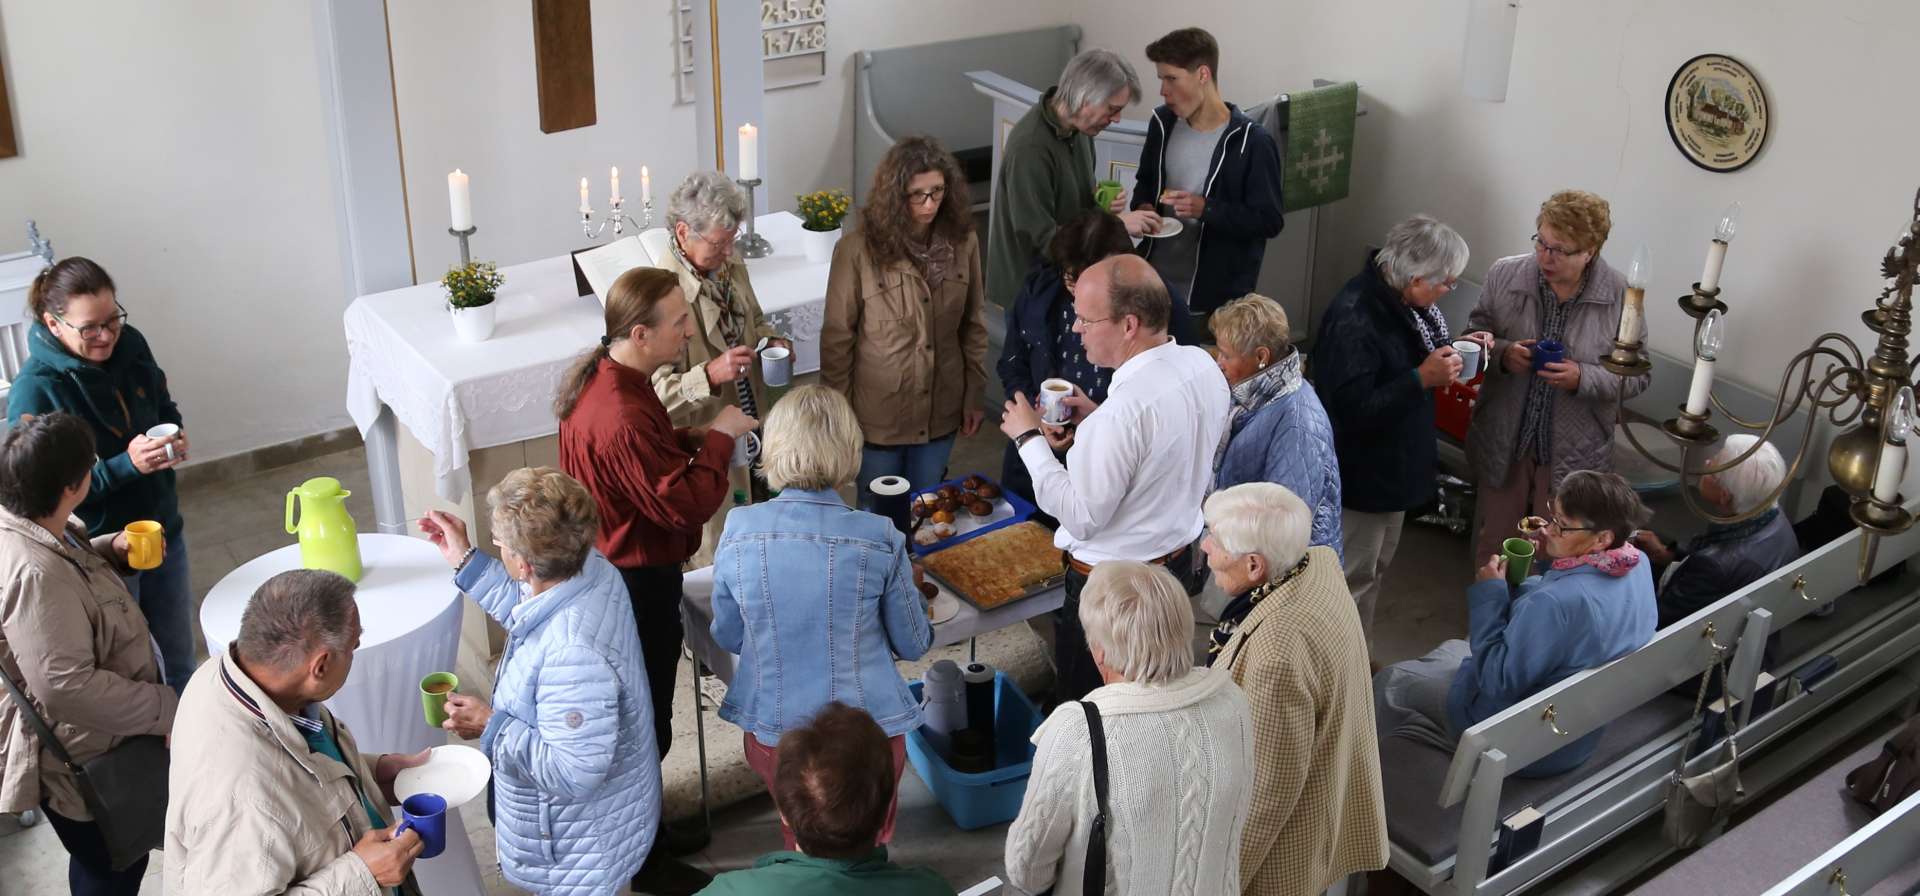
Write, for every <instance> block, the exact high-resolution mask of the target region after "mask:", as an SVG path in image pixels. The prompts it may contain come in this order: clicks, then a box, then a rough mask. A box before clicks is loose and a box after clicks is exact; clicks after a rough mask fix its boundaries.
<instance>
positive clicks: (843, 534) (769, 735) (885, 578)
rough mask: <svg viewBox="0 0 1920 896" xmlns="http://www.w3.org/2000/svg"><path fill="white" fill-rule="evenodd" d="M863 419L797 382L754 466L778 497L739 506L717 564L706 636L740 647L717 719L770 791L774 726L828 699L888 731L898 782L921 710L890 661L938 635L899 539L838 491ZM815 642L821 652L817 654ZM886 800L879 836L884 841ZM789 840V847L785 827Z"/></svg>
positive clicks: (777, 410) (803, 716) (856, 465)
mask: <svg viewBox="0 0 1920 896" xmlns="http://www.w3.org/2000/svg"><path fill="white" fill-rule="evenodd" d="M860 446H861V433H860V423H859V420H858V419H857V418H856V417H855V416H854V413H853V407H852V406H851V405H849V404H848V403H847V399H846V397H845V396H842V395H841V394H840V393H838V392H835V391H833V390H832V389H828V388H826V387H825V386H802V387H800V388H798V389H795V390H793V391H792V392H790V393H788V394H787V396H786V397H784V398H782V399H780V403H779V404H778V405H776V406H775V407H774V409H773V412H772V413H771V414H769V415H768V416H767V422H766V427H765V429H764V430H763V439H762V450H761V456H760V461H761V468H762V469H763V470H764V471H765V473H766V477H767V484H768V485H771V486H773V487H774V488H776V489H780V490H781V492H780V495H779V497H776V498H774V499H773V500H772V501H768V502H766V503H763V504H754V505H751V506H748V507H736V508H734V511H733V513H731V514H729V515H728V516H727V528H726V532H725V534H723V535H721V536H720V545H719V547H718V548H717V549H715V551H714V559H713V639H714V641H715V642H716V643H718V644H719V645H720V646H721V647H724V648H726V649H727V650H728V651H730V652H732V653H735V654H738V655H739V656H740V664H739V667H738V669H737V670H736V671H735V672H734V674H733V684H732V686H731V687H729V688H728V690H727V698H726V700H725V701H723V702H722V703H721V704H720V717H721V718H723V719H726V720H727V721H729V722H732V723H733V724H735V725H738V726H740V727H741V728H742V729H743V730H744V731H745V732H746V735H745V741H746V744H745V745H746V754H747V764H748V765H750V766H752V767H753V770H754V771H755V772H757V773H759V775H760V778H761V779H762V780H764V781H765V782H766V783H767V789H768V790H769V791H771V790H772V789H773V770H774V766H775V763H776V757H777V755H778V753H777V751H778V747H779V743H780V735H781V733H782V732H784V731H786V730H788V729H792V728H798V727H799V726H801V725H803V724H805V723H806V722H807V720H808V719H810V718H812V716H813V714H814V713H816V712H818V711H820V709H821V708H822V707H824V706H826V705H827V704H828V703H830V702H833V701H835V700H838V701H840V702H841V703H845V704H847V705H848V706H852V707H856V708H858V709H862V710H865V711H866V712H867V714H868V715H871V716H873V719H874V721H876V722H878V723H880V728H881V730H883V731H885V732H886V733H887V736H888V737H889V738H892V741H893V743H892V746H893V776H894V780H895V782H896V783H898V781H899V778H900V771H901V769H902V768H904V767H905V762H906V733H907V732H908V731H910V730H912V729H914V728H916V727H919V725H920V708H919V705H918V704H917V703H916V701H915V700H914V699H913V696H912V694H911V693H910V692H909V691H908V690H907V683H906V681H905V680H903V679H902V678H901V677H900V673H899V672H898V671H896V670H895V669H894V667H893V661H894V660H895V659H896V658H898V659H903V660H915V659H919V658H920V657H921V656H922V655H923V654H925V653H926V652H927V648H928V647H929V646H930V645H931V644H932V642H933V627H932V626H931V625H928V624H927V611H926V605H925V604H924V603H923V602H922V600H921V597H920V592H919V590H918V589H916V588H915V587H914V583H913V570H912V567H911V565H910V564H909V562H908V558H907V543H906V539H905V537H903V536H902V535H901V534H900V532H899V531H898V530H896V529H894V528H893V524H892V523H890V522H888V521H887V519H886V518H885V517H882V516H877V515H875V514H871V513H865V512H862V511H858V510H854V509H852V508H850V507H848V506H847V505H846V502H845V501H843V500H841V498H840V495H839V493H838V492H837V491H836V489H838V488H840V487H841V486H844V485H846V484H847V483H849V482H851V481H852V480H853V477H854V476H855V475H856V474H857V472H858V471H859V469H860ZM823 648H824V649H823ZM893 815H894V809H893V807H889V808H888V809H887V822H886V825H885V826H884V827H883V828H882V829H881V831H880V841H879V842H880V843H881V844H885V843H887V842H888V841H889V840H891V839H893ZM781 833H782V834H784V835H785V837H786V841H787V849H789V850H791V849H793V848H794V847H795V842H794V839H793V831H792V830H791V829H790V828H788V827H787V826H786V825H785V824H784V823H782V824H781Z"/></svg>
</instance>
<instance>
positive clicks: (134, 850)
mask: <svg viewBox="0 0 1920 896" xmlns="http://www.w3.org/2000/svg"><path fill="white" fill-rule="evenodd" d="M0 682H5V683H6V685H7V693H8V694H10V695H12V697H13V702H14V703H15V704H18V705H19V707H20V710H21V712H22V714H23V715H25V717H26V719H27V722H28V723H29V724H31V725H32V726H33V731H34V734H36V735H38V736H39V738H40V742H41V743H43V744H45V745H46V747H47V749H48V750H51V751H52V752H53V755H54V756H56V757H58V758H59V760H60V761H61V762H63V763H65V764H66V766H67V770H68V771H70V772H72V773H73V778H74V780H75V781H76V782H78V783H79V786H80V798H81V799H83V800H85V801H86V804H87V813H88V814H89V815H92V816H93V823H94V824H95V825H98V826H99V828H100V837H101V839H102V840H104V841H106V845H107V855H108V858H109V860H110V861H111V862H112V864H113V870H115V871H125V870H127V869H128V868H131V867H133V865H134V863H136V862H138V861H140V860H141V859H144V858H146V857H147V853H149V852H152V851H153V850H156V849H159V848H160V845H161V843H162V842H163V841H164V840H165V839H166V830H167V763H168V752H167V742H166V739H165V738H162V737H159V736H158V735H153V734H145V735H137V736H134V737H129V738H127V739H126V740H124V741H122V742H121V743H120V745H119V746H117V747H114V748H113V749H111V750H108V751H107V752H105V753H102V754H100V755H98V756H95V757H93V758H92V759H89V760H87V761H86V762H79V763H76V762H74V761H73V757H72V756H71V755H69V754H68V753H67V748H66V747H64V746H61V744H60V740H59V738H56V737H54V736H53V729H52V728H51V727H49V726H48V725H47V721H46V720H45V719H42V718H40V713H38V712H36V711H34V708H33V704H32V703H30V702H28V701H27V697H26V695H25V694H23V693H21V691H20V686H19V685H17V684H15V683H14V681H13V676H11V675H6V674H4V673H0Z"/></svg>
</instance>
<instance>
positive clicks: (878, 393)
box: [820, 137, 987, 504]
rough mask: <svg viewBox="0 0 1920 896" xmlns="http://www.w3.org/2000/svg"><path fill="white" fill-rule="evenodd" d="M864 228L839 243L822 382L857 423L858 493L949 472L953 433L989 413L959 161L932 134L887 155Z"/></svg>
mask: <svg viewBox="0 0 1920 896" xmlns="http://www.w3.org/2000/svg"><path fill="white" fill-rule="evenodd" d="M867 195H868V196H869V197H870V198H869V200H868V203H867V206H866V207H865V208H863V209H861V210H860V225H859V228H858V229H857V231H856V232H855V233H854V234H853V235H852V236H851V237H850V238H848V239H844V240H841V241H840V245H839V246H838V247H836V248H835V249H834V253H833V269H832V273H831V274H830V275H829V276H828V279H827V314H826V321H825V323H824V324H823V325H822V326H821V329H820V379H821V382H823V383H825V384H826V385H827V386H828V387H830V388H833V389H835V390H837V391H839V392H842V393H844V394H845V395H846V396H847V399H848V400H849V401H850V402H852V404H853V410H854V413H855V415H856V416H858V417H859V419H860V429H861V431H862V432H863V433H864V436H865V444H864V446H863V447H862V450H861V452H860V479H859V482H860V498H861V502H862V503H863V504H868V503H871V500H872V495H871V492H870V491H869V485H870V484H871V483H872V482H873V480H874V478H875V477H878V476H885V475H889V474H892V475H899V476H905V477H906V478H907V480H908V481H909V482H911V483H913V487H914V488H925V487H926V486H929V485H933V484H935V483H938V482H939V481H940V480H941V479H942V477H943V476H944V475H945V473H946V468H947V456H948V455H949V454H950V453H952V451H953V441H954V437H955V435H962V436H966V435H972V434H973V432H974V430H977V429H979V428H980V421H981V420H982V419H984V418H985V416H986V412H985V410H983V405H982V404H981V391H982V389H983V388H984V387H985V386H986V382H987V368H986V355H987V327H986V322H985V319H984V318H983V317H982V314H981V306H982V304H983V303H984V301H985V288H986V282H985V279H984V278H983V277H982V275H981V270H980V243H979V239H978V238H977V237H976V236H975V235H974V232H973V218H972V211H971V206H972V203H971V202H970V201H969V200H968V198H967V180H966V177H965V176H964V175H962V174H961V173H960V163H959V162H957V161H955V160H954V158H953V156H952V155H950V154H948V153H947V151H946V149H945V148H943V147H941V145H940V142H939V141H937V140H935V139H933V138H932V137H908V138H906V139H904V140H901V141H900V142H898V143H895V144H894V145H893V148H892V149H889V150H887V154H886V157H885V158H882V159H881V160H880V167H879V169H878V170H876V171H875V172H874V174H873V189H872V190H870V191H869V192H868V194H867Z"/></svg>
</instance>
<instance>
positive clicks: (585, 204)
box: [580, 177, 593, 215]
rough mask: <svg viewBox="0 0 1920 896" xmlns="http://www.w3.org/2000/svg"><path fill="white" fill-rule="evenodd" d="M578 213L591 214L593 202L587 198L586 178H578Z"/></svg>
mask: <svg viewBox="0 0 1920 896" xmlns="http://www.w3.org/2000/svg"><path fill="white" fill-rule="evenodd" d="M580 214H583V215H591V214H593V203H592V202H591V201H590V200H588V199H587V179H586V178H584V177H583V178H580Z"/></svg>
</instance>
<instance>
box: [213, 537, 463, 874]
mask: <svg viewBox="0 0 1920 896" xmlns="http://www.w3.org/2000/svg"><path fill="white" fill-rule="evenodd" d="M360 561H361V566H362V568H363V570H364V571H363V572H362V574H361V576H360V581H359V582H358V583H357V589H356V593H355V596H354V597H355V601H356V603H358V604H359V606H360V627H361V629H362V634H361V636H360V649H359V650H357V651H354V654H353V669H352V671H350V672H349V673H348V674H347V683H346V684H345V685H344V686H343V687H341V688H340V692H339V693H337V694H335V695H333V698H332V699H330V700H328V701H327V708H328V709H329V710H331V711H332V712H333V714H334V716H336V717H338V718H339V719H340V720H341V721H342V722H344V723H346V726H347V728H348V729H350V730H351V731H352V732H353V738H354V740H355V741H356V742H357V743H358V744H359V746H360V749H362V750H364V751H366V752H369V753H416V752H419V751H420V750H424V749H426V748H428V747H435V746H439V745H441V744H444V743H446V742H447V736H446V734H445V732H442V731H441V730H439V729H437V728H430V727H428V726H427V723H426V719H425V718H424V717H423V715H422V711H421V708H420V690H419V688H420V679H422V678H425V677H426V676H427V675H428V673H432V672H450V671H452V670H453V663H454V657H455V655H456V654H457V653H458V652H459V648H460V615H461V611H462V607H461V601H462V600H463V598H462V597H461V594H460V591H459V589H457V588H455V587H454V585H453V572H452V570H450V569H448V568H447V562H446V560H444V559H442V558H441V557H440V551H439V549H437V548H435V547H434V546H433V545H432V544H431V543H429V542H427V541H425V540H422V539H419V538H412V537H409V536H405V535H373V534H364V533H363V534H362V535H361V536H360ZM299 568H300V548H299V547H298V546H288V547H284V548H281V549H279V550H276V551H273V552H271V553H268V554H265V555H262V556H260V557H256V558H254V559H252V560H249V561H247V562H246V563H244V564H241V566H240V568H238V569H236V570H234V571H233V572H230V573H228V574H227V576H226V578H223V579H221V580H220V582H219V583H218V584H216V585H214V586H213V590H211V591H208V592H207V599H206V602H205V603H203V604H201V606H200V628H201V631H203V632H204V633H205V634H206V637H207V650H208V651H210V652H212V653H215V654H218V653H220V652H221V651H224V650H226V649H227V645H228V644H230V643H232V641H233V639H234V638H235V637H238V636H239V634H240V616H241V614H242V613H243V612H245V610H246V608H247V601H248V600H249V599H251V598H252V597H253V592H254V591H256V590H257V589H259V587H260V586H261V585H262V584H265V583H266V581H267V580H268V579H270V578H272V577H273V576H275V575H277V574H279V573H282V572H286V571H287V570H290V569H299ZM447 831H448V833H449V834H457V836H449V837H447V849H446V852H443V853H441V854H440V855H439V856H438V857H436V858H433V859H428V860H425V861H422V862H418V863H416V864H415V865H414V869H413V870H414V876H415V878H416V879H417V880H418V881H419V883H420V887H421V889H422V890H423V891H424V892H425V893H427V894H429V896H432V894H456V893H457V894H461V896H466V894H471V893H480V892H483V891H484V885H483V884H482V882H481V878H480V865H479V862H478V861H477V860H476V859H475V858H474V855H473V844H472V843H471V842H470V841H469V840H468V839H467V837H466V836H465V833H466V826H465V825H463V824H462V823H461V821H460V819H459V813H458V810H457V809H449V810H447Z"/></svg>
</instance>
